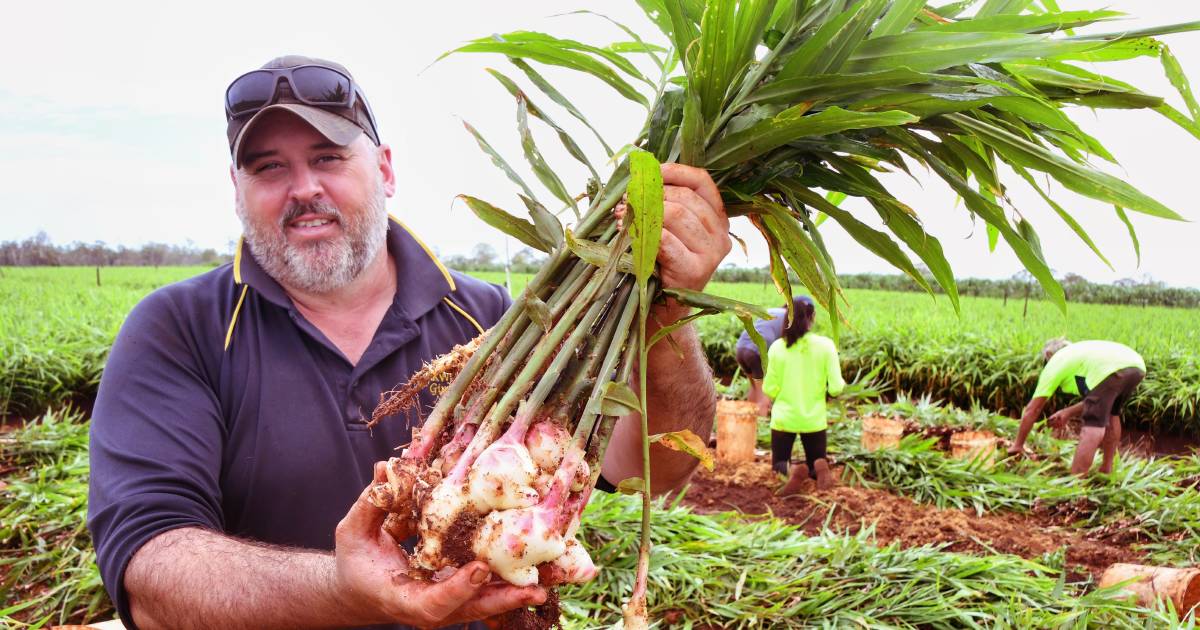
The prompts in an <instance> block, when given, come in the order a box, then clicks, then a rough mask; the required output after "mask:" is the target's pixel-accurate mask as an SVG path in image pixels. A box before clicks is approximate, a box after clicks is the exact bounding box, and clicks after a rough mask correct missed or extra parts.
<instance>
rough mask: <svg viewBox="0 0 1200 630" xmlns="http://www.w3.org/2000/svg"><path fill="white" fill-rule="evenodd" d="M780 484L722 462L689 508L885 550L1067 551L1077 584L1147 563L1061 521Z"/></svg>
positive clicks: (765, 470) (699, 485) (1029, 554)
mask: <svg viewBox="0 0 1200 630" xmlns="http://www.w3.org/2000/svg"><path fill="white" fill-rule="evenodd" d="M835 470H837V472H839V473H840V472H841V471H840V469H835ZM780 484H781V482H780V481H779V479H778V477H777V476H776V475H775V473H774V472H773V471H772V470H771V466H770V464H769V463H768V462H766V461H764V460H759V461H755V462H752V463H746V464H740V465H721V464H720V463H718V465H717V469H716V470H714V471H713V472H711V473H708V472H704V471H700V472H699V473H698V474H697V475H696V476H695V477H694V478H693V479H692V484H691V487H690V488H689V489H688V491H687V494H686V496H685V497H684V501H683V502H684V503H685V504H687V505H689V506H691V507H692V508H693V509H695V510H696V511H698V512H703V513H712V512H724V511H729V510H736V511H740V512H742V513H745V514H748V515H760V514H773V515H774V516H775V517H777V518H781V519H783V520H785V521H787V522H789V523H792V524H795V525H799V526H800V527H801V528H803V529H804V531H806V532H808V533H814V534H815V533H817V532H818V531H820V530H821V528H822V526H823V525H824V524H825V523H826V522H828V523H829V525H830V527H832V528H833V529H835V530H837V531H843V532H847V533H857V532H858V531H860V530H861V529H862V528H863V527H867V526H870V525H872V524H874V526H875V536H876V538H877V539H878V541H879V542H880V543H881V544H887V543H891V542H893V541H898V542H899V543H900V544H901V545H903V546H905V547H915V546H920V545H924V544H930V543H936V544H944V545H946V549H947V550H949V551H955V552H960V553H972V554H1013V555H1017V556H1021V557H1023V558H1030V559H1035V560H1036V559H1038V558H1040V557H1041V556H1043V555H1045V554H1050V553H1053V552H1055V551H1057V550H1059V549H1061V548H1062V547H1067V548H1068V550H1067V563H1068V565H1069V566H1071V567H1072V569H1073V570H1072V577H1073V578H1076V579H1078V578H1081V577H1086V576H1087V575H1092V576H1095V577H1096V578H1099V575H1100V573H1102V572H1103V571H1104V569H1106V568H1107V567H1108V566H1109V565H1110V564H1112V563H1114V562H1132V561H1136V560H1137V559H1138V558H1139V557H1141V554H1139V553H1137V552H1135V551H1133V550H1131V549H1130V548H1129V547H1128V545H1129V544H1130V543H1131V542H1132V541H1125V540H1120V539H1108V538H1104V539H1097V540H1092V539H1088V538H1086V537H1085V536H1084V535H1083V533H1081V532H1079V531H1077V530H1074V529H1071V528H1070V527H1066V526H1064V525H1063V519H1062V515H1050V514H1045V515H1038V514H1033V515H1023V514H983V515H977V514H975V513H974V512H968V511H964V510H939V509H937V508H935V507H933V506H929V505H921V504H918V503H915V502H913V501H912V500H911V499H908V498H906V497H902V496H897V495H895V494H891V493H889V492H886V491H884V490H873V489H869V488H856V487H848V486H841V487H838V488H834V489H832V490H827V491H824V492H818V491H817V490H816V488H815V485H814V484H813V483H812V482H808V483H807V484H806V485H805V487H804V489H803V492H802V494H800V495H797V496H792V497H777V496H775V489H776V488H778V487H779V486H780ZM1098 538H1100V537H1098Z"/></svg>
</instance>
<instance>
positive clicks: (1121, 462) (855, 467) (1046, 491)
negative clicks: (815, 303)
mask: <svg viewBox="0 0 1200 630" xmlns="http://www.w3.org/2000/svg"><path fill="white" fill-rule="evenodd" d="M858 411H859V412H860V413H881V414H883V415H889V416H890V415H899V416H902V417H906V418H909V419H912V420H914V421H916V422H917V423H918V424H921V425H923V426H935V425H938V426H956V427H963V428H968V429H980V430H989V431H992V432H994V433H996V434H998V435H1001V436H1012V435H1015V433H1016V425H1017V422H1016V421H1015V420H1012V419H1010V418H1006V417H1003V416H997V415H995V414H991V413H988V412H986V411H980V410H976V411H974V412H965V411H961V410H955V409H950V408H945V407H942V406H940V405H934V404H930V403H928V402H924V403H917V404H912V403H908V402H901V403H899V404H894V405H881V406H874V407H872V406H867V407H862V408H860V409H859V410H858ZM831 426H832V431H831V433H832V435H831V437H830V443H831V445H833V446H834V448H836V449H837V450H838V451H840V455H839V456H838V459H839V461H841V462H842V463H844V464H845V465H846V471H847V472H846V475H847V478H848V479H847V480H848V481H850V482H853V483H856V484H858V485H864V486H869V487H881V488H886V489H888V490H890V491H894V492H897V493H899V494H903V495H906V496H909V497H911V498H912V499H914V500H916V501H918V502H921V503H928V504H931V505H936V506H937V507H939V508H962V509H972V510H974V511H976V512H977V513H979V514H983V513H985V512H997V511H1014V512H1031V511H1033V510H1035V509H1041V510H1050V511H1054V510H1056V509H1057V508H1059V507H1060V506H1061V507H1063V508H1067V507H1069V506H1076V507H1075V509H1077V510H1080V511H1078V512H1072V514H1073V515H1074V516H1075V518H1074V519H1073V520H1074V521H1075V522H1074V525H1075V526H1077V527H1082V528H1086V529H1094V528H1101V527H1110V528H1111V527H1114V526H1116V527H1120V528H1121V529H1122V530H1123V531H1124V532H1126V533H1127V534H1129V535H1131V536H1132V535H1134V534H1137V535H1138V537H1139V538H1140V539H1142V540H1144V541H1145V543H1144V544H1142V545H1138V546H1137V547H1136V548H1140V549H1143V550H1145V551H1148V552H1150V557H1151V559H1152V560H1153V561H1155V562H1162V563H1166V564H1174V565H1193V564H1196V563H1197V562H1200V553H1198V551H1197V549H1196V547H1195V540H1196V539H1197V537H1198V536H1200V492H1198V491H1197V490H1196V488H1195V483H1194V482H1195V480H1196V479H1197V478H1198V477H1197V476H1198V475H1200V458H1197V457H1196V456H1191V457H1171V458H1159V459H1142V458H1133V457H1130V458H1122V457H1118V458H1117V462H1116V465H1115V466H1114V468H1113V472H1112V473H1111V474H1109V475H1103V474H1098V473H1097V474H1094V475H1092V476H1090V477H1088V478H1086V479H1080V478H1077V477H1074V476H1072V475H1070V474H1069V472H1068V471H1069V464H1070V460H1071V456H1072V454H1073V453H1074V449H1075V446H1076V442H1075V441H1074V440H1059V439H1055V438H1054V437H1052V436H1050V435H1049V434H1048V432H1047V431H1046V430H1045V429H1044V427H1040V426H1039V427H1037V430H1036V431H1035V432H1034V433H1033V434H1031V443H1030V444H1031V447H1032V448H1033V449H1034V450H1035V451H1036V452H1039V453H1040V454H1041V455H1042V457H1043V459H1041V460H1039V461H1032V460H1029V459H1005V460H1002V461H1000V462H998V463H997V464H996V465H995V466H993V467H991V468H988V467H983V466H979V465H976V464H973V463H971V462H966V461H960V460H956V459H952V458H949V457H945V456H944V455H943V454H942V453H941V452H939V451H938V450H936V449H935V448H934V443H935V442H936V439H923V438H922V437H921V436H918V435H911V436H908V437H906V438H904V439H903V440H902V441H901V443H900V447H899V448H896V449H885V450H880V451H864V450H863V449H862V448H861V447H860V445H859V444H860V442H859V439H860V435H861V430H860V423H859V422H857V421H855V420H852V419H851V420H842V421H839V422H835V423H833V424H832V425H831Z"/></svg>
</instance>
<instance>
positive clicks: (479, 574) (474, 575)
mask: <svg viewBox="0 0 1200 630" xmlns="http://www.w3.org/2000/svg"><path fill="white" fill-rule="evenodd" d="M490 577H492V572H491V571H488V570H487V569H485V568H483V567H476V568H475V570H474V571H472V572H471V584H474V585H475V586H479V585H480V584H483V583H484V582H486V581H488V578H490Z"/></svg>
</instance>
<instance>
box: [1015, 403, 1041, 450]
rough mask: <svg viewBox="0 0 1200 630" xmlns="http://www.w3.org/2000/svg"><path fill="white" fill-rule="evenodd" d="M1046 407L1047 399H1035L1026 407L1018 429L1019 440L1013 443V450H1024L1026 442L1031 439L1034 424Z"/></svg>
mask: <svg viewBox="0 0 1200 630" xmlns="http://www.w3.org/2000/svg"><path fill="white" fill-rule="evenodd" d="M1045 406H1046V399H1045V398H1040V397H1039V398H1034V399H1033V400H1030V401H1029V404H1028V405H1025V410H1024V411H1023V412H1022V413H1021V426H1020V427H1018V428H1017V439H1016V440H1015V441H1014V443H1013V448H1024V446H1025V440H1026V438H1028V437H1029V432H1030V431H1031V430H1033V423H1034V422H1037V419H1038V418H1040V417H1041V415H1042V409H1043V408H1045Z"/></svg>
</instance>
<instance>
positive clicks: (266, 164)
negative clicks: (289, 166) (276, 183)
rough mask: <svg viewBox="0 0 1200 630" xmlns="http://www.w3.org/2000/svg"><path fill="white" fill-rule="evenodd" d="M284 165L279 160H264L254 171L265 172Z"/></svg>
mask: <svg viewBox="0 0 1200 630" xmlns="http://www.w3.org/2000/svg"><path fill="white" fill-rule="evenodd" d="M282 166H283V165H282V164H280V163H279V162H264V163H263V164H259V165H258V166H257V167H255V168H254V172H255V173H265V172H267V171H273V170H275V169H277V168H281V167H282Z"/></svg>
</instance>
